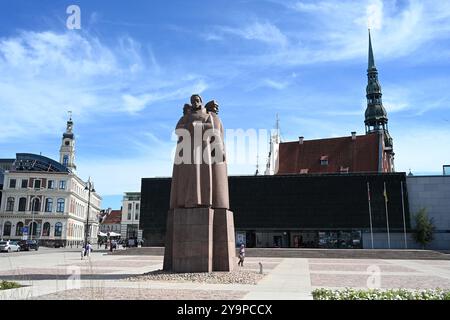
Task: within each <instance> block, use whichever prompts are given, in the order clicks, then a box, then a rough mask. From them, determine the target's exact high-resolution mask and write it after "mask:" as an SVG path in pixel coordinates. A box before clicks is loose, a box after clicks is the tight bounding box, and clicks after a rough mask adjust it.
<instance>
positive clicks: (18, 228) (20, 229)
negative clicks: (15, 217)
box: [16, 222, 23, 237]
mask: <svg viewBox="0 0 450 320" xmlns="http://www.w3.org/2000/svg"><path fill="white" fill-rule="evenodd" d="M22 235H23V222H18V223H17V225H16V236H19V237H21V236H22Z"/></svg>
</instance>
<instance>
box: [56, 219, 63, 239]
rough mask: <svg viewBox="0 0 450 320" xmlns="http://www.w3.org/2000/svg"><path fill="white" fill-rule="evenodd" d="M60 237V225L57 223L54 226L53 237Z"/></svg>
mask: <svg viewBox="0 0 450 320" xmlns="http://www.w3.org/2000/svg"><path fill="white" fill-rule="evenodd" d="M61 235H62V223H61V222H57V223H56V224H55V237H61Z"/></svg>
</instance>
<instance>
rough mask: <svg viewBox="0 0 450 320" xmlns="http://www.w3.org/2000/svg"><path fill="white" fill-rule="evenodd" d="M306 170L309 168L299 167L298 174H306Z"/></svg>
mask: <svg viewBox="0 0 450 320" xmlns="http://www.w3.org/2000/svg"><path fill="white" fill-rule="evenodd" d="M308 171H309V169H307V168H306V169H305V168H304V169H300V174H307V173H308Z"/></svg>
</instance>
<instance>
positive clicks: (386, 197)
mask: <svg viewBox="0 0 450 320" xmlns="http://www.w3.org/2000/svg"><path fill="white" fill-rule="evenodd" d="M383 196H384V200H385V201H386V202H388V201H389V200H388V196H387V192H386V182H385V183H384V191H383Z"/></svg>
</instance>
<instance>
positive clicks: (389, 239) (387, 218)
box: [384, 182, 391, 249]
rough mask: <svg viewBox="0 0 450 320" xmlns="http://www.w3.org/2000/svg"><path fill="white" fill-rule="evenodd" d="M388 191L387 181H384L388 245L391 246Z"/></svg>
mask: <svg viewBox="0 0 450 320" xmlns="http://www.w3.org/2000/svg"><path fill="white" fill-rule="evenodd" d="M387 202H388V200H387V191H386V182H384V206H385V208H386V226H387V237H388V247H389V249H390V248H391V236H390V234H389V213H388V207H387Z"/></svg>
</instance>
